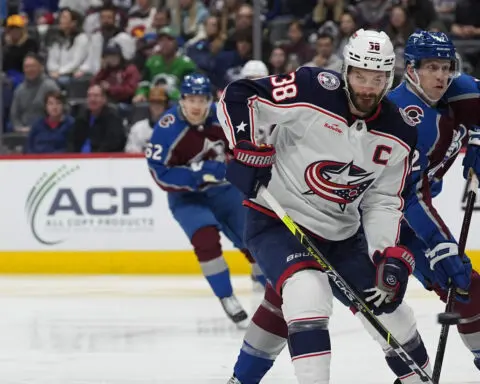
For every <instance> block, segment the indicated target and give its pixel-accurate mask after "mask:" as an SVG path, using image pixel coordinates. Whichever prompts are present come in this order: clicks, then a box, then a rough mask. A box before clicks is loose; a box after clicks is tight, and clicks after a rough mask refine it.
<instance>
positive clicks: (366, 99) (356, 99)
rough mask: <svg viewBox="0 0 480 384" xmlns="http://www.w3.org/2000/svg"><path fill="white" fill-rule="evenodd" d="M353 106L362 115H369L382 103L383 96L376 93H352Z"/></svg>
mask: <svg viewBox="0 0 480 384" xmlns="http://www.w3.org/2000/svg"><path fill="white" fill-rule="evenodd" d="M350 94H351V97H352V104H353V106H354V107H355V108H356V109H357V110H358V111H359V112H362V113H365V114H366V115H369V114H370V113H371V112H373V111H374V110H375V109H376V108H377V105H378V104H379V103H380V100H381V96H380V95H377V94H375V93H353V92H351V93H350Z"/></svg>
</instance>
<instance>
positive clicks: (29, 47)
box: [2, 15, 38, 86]
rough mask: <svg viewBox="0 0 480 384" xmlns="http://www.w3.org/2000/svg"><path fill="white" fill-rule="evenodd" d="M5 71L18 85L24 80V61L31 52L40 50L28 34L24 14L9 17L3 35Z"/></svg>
mask: <svg viewBox="0 0 480 384" xmlns="http://www.w3.org/2000/svg"><path fill="white" fill-rule="evenodd" d="M3 37H4V41H3V42H2V45H3V52H2V55H3V72H5V73H6V74H7V76H8V77H9V78H10V79H11V80H12V81H13V83H14V84H15V86H16V85H18V84H19V83H21V82H22V80H23V74H22V72H23V62H24V59H25V56H26V55H27V53H29V52H34V53H37V52H38V43H37V42H36V41H35V40H34V39H32V38H30V37H29V36H28V32H27V28H26V20H25V18H24V17H23V16H20V15H12V16H9V17H8V18H7V22H6V30H5V34H4V35H3Z"/></svg>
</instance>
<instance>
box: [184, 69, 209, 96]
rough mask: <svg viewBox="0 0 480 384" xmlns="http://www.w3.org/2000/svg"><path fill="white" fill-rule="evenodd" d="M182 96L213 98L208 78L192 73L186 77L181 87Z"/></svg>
mask: <svg viewBox="0 0 480 384" xmlns="http://www.w3.org/2000/svg"><path fill="white" fill-rule="evenodd" d="M180 94H181V95H182V97H183V96H185V95H203V96H207V97H208V98H211V97H212V86H211V84H210V80H209V79H208V77H207V76H205V75H202V74H201V73H192V74H190V75H187V76H185V78H184V79H183V82H182V84H181V85H180Z"/></svg>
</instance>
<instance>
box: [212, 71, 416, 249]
mask: <svg viewBox="0 0 480 384" xmlns="http://www.w3.org/2000/svg"><path fill="white" fill-rule="evenodd" d="M343 87H344V83H343V81H342V80H341V77H340V75H339V74H338V73H336V72H332V71H326V70H323V69H321V68H308V67H302V68H299V69H298V70H297V71H296V72H292V73H290V74H288V75H281V76H271V77H266V78H262V79H258V80H239V81H236V82H233V83H231V84H230V85H229V86H228V87H227V88H226V89H225V91H224V93H223V95H222V98H221V100H220V102H219V105H218V108H217V114H218V118H219V121H220V123H221V124H222V126H223V129H224V131H225V134H226V136H227V138H228V140H229V142H230V145H231V146H232V147H233V146H235V144H236V143H237V142H239V141H241V140H248V141H252V142H254V143H255V129H256V127H258V126H259V125H269V124H277V126H276V128H275V130H274V131H273V133H272V136H271V138H270V140H269V141H270V142H271V143H272V144H273V145H274V146H275V148H276V151H277V159H276V163H275V165H274V166H273V171H272V179H271V181H270V184H269V185H268V190H269V191H270V193H272V195H273V196H274V197H275V198H276V199H277V200H278V201H279V203H280V204H281V205H282V207H283V208H284V209H285V210H286V212H287V213H288V214H289V215H290V216H291V217H292V218H293V219H294V220H295V221H296V222H297V223H298V224H300V225H301V226H303V227H305V228H306V229H308V230H309V231H311V232H313V233H314V234H316V235H318V236H320V237H322V238H324V239H327V240H332V241H338V240H343V239H346V238H348V237H350V236H353V235H354V234H355V233H356V232H357V231H358V229H359V227H360V225H361V221H362V222H363V227H364V231H365V235H366V237H367V241H368V245H369V251H370V254H372V253H373V252H374V251H375V250H383V249H384V248H386V247H388V246H393V245H395V244H396V243H397V241H398V237H399V232H400V228H399V226H400V220H401V218H402V209H403V199H402V192H403V187H404V185H405V180H406V178H407V177H408V175H409V173H410V164H411V162H410V158H411V153H412V149H414V148H415V144H416V139H417V133H416V130H415V128H414V127H412V126H411V125H408V124H407V122H409V121H408V118H407V117H404V116H403V115H402V114H400V112H399V109H398V108H397V107H396V106H395V105H394V104H392V103H391V102H389V101H388V100H383V101H382V103H381V104H380V105H379V107H378V109H377V110H376V111H375V113H374V114H373V115H372V116H370V117H369V118H367V119H365V120H359V119H357V118H355V117H354V116H352V114H351V113H350V111H349V107H348V100H347V97H346V93H345V91H344V89H343ZM247 205H249V206H251V207H253V208H257V209H260V210H263V211H264V208H267V209H268V208H269V207H268V205H267V203H266V202H265V201H264V200H263V199H262V198H261V197H258V198H257V199H255V200H252V201H249V202H247ZM259 206H260V207H259Z"/></svg>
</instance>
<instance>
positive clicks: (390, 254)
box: [365, 246, 415, 313]
mask: <svg viewBox="0 0 480 384" xmlns="http://www.w3.org/2000/svg"><path fill="white" fill-rule="evenodd" d="M373 263H374V264H375V266H376V268H377V275H376V282H375V288H370V289H366V290H365V292H366V293H370V295H369V296H368V297H367V298H366V299H365V301H366V302H367V303H370V302H371V303H372V304H373V305H374V306H375V307H377V308H378V309H379V312H381V313H390V312H393V311H394V310H395V308H396V307H397V306H398V305H397V304H398V302H401V301H402V300H403V296H405V292H406V291H407V284H408V276H410V275H411V274H412V272H413V270H414V269H415V258H414V257H413V255H412V254H411V253H410V251H409V250H408V249H406V248H404V247H400V246H399V247H387V248H385V249H384V251H383V252H379V251H377V252H375V253H374V255H373ZM393 302H396V303H395V304H394V305H389V304H391V303H393Z"/></svg>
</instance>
